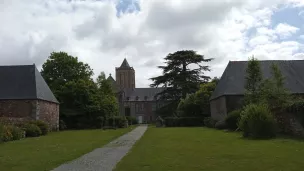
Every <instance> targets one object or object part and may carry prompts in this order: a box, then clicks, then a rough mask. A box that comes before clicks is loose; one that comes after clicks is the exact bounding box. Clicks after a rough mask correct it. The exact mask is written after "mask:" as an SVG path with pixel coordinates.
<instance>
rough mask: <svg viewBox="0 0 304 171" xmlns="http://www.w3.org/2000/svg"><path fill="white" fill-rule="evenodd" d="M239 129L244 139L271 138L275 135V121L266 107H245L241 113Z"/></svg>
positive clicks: (250, 105)
mask: <svg viewBox="0 0 304 171" xmlns="http://www.w3.org/2000/svg"><path fill="white" fill-rule="evenodd" d="M239 128H240V129H241V130H242V131H243V136H244V137H251V138H272V137H275V135H276V121H275V119H274V117H273V115H272V114H271V113H270V110H269V109H268V107H267V106H266V105H256V104H249V105H247V106H246V107H245V108H244V110H243V112H242V113H241V119H240V121H239Z"/></svg>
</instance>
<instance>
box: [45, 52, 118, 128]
mask: <svg viewBox="0 0 304 171" xmlns="http://www.w3.org/2000/svg"><path fill="white" fill-rule="evenodd" d="M41 73H42V76H43V77H44V79H45V80H46V82H47V83H48V85H49V86H50V88H51V90H52V91H53V92H54V94H55V96H56V98H57V99H58V100H59V102H60V119H61V120H63V121H64V122H65V124H66V126H67V127H68V128H70V129H75V128H76V129H79V128H80V129H83V128H100V123H98V121H97V118H98V117H110V116H115V115H118V103H117V99H116V97H115V93H114V92H113V90H112V88H111V84H110V83H109V81H108V80H106V79H105V75H104V73H101V74H100V75H99V76H98V79H97V81H96V82H94V80H93V79H92V78H91V77H92V75H93V70H92V69H91V68H90V66H89V65H88V64H85V63H83V62H80V61H78V58H77V57H73V56H70V55H68V54H67V53H65V52H53V53H51V55H50V57H49V58H48V60H47V61H46V62H45V63H44V64H43V66H42V71H41Z"/></svg>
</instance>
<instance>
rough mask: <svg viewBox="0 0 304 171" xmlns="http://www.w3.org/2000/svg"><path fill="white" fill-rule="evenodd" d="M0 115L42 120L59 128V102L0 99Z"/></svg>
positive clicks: (19, 118)
mask: <svg viewBox="0 0 304 171" xmlns="http://www.w3.org/2000/svg"><path fill="white" fill-rule="evenodd" d="M0 117H3V118H12V119H11V120H42V121H45V122H46V123H48V124H49V126H50V128H51V129H52V130H58V128H59V123H58V122H59V104H57V103H52V102H47V101H43V100H0Z"/></svg>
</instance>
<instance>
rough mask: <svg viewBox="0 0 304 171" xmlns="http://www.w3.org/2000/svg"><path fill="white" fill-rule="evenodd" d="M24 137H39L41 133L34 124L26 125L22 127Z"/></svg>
mask: <svg viewBox="0 0 304 171" xmlns="http://www.w3.org/2000/svg"><path fill="white" fill-rule="evenodd" d="M24 130H25V136H26V137H39V136H40V135H41V134H42V132H41V130H40V128H39V127H38V126H37V125H35V124H26V125H25V127H24Z"/></svg>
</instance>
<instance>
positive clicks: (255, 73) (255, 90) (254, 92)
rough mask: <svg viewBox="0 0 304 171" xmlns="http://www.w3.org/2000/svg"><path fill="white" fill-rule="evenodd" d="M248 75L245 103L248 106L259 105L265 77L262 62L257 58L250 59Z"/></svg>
mask: <svg viewBox="0 0 304 171" xmlns="http://www.w3.org/2000/svg"><path fill="white" fill-rule="evenodd" d="M246 73H247V74H246V78H245V79H246V83H245V89H246V92H245V102H246V104H250V103H258V102H259V97H260V85H261V82H262V80H263V76H262V71H261V66H260V62H259V61H258V60H257V59H256V58H254V57H252V58H250V59H249V61H248V66H247V69H246Z"/></svg>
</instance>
